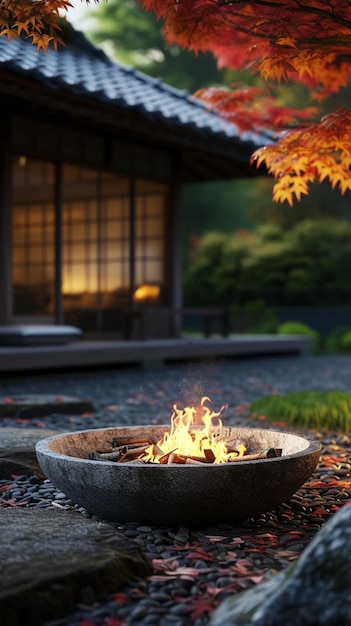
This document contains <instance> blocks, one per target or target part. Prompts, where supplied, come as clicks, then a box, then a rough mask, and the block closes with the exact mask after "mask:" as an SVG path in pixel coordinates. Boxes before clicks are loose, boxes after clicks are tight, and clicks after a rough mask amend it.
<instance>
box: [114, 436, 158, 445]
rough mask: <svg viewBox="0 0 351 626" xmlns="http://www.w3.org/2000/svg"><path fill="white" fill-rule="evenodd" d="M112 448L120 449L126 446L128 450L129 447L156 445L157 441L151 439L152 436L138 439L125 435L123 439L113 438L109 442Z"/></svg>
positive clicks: (154, 438) (153, 438)
mask: <svg viewBox="0 0 351 626" xmlns="http://www.w3.org/2000/svg"><path fill="white" fill-rule="evenodd" d="M109 443H110V444H111V446H112V448H121V447H123V446H128V448H130V447H131V446H134V445H139V446H140V445H144V444H145V446H148V445H149V446H151V445H152V444H153V443H157V439H156V437H153V436H152V435H150V436H148V437H141V436H140V437H138V436H137V435H134V436H132V435H127V436H125V437H122V436H121V437H113V439H112V441H111V442H109Z"/></svg>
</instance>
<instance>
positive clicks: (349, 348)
mask: <svg viewBox="0 0 351 626" xmlns="http://www.w3.org/2000/svg"><path fill="white" fill-rule="evenodd" d="M340 347H341V350H342V352H351V330H349V331H348V332H346V333H345V334H344V335H343V336H342V337H341V340H340Z"/></svg>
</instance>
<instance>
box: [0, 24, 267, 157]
mask: <svg viewBox="0 0 351 626" xmlns="http://www.w3.org/2000/svg"><path fill="white" fill-rule="evenodd" d="M1 68H3V69H7V70H9V71H11V72H14V73H17V74H22V75H23V74H31V76H32V77H35V79H36V80H38V81H40V82H41V83H42V84H45V85H50V87H55V86H56V87H57V88H58V89H65V90H67V91H71V92H74V93H75V94H77V93H78V94H81V95H85V96H87V95H88V97H92V98H94V99H96V100H103V101H105V102H106V101H107V102H109V103H111V105H113V104H114V105H116V106H118V107H122V108H130V107H138V110H139V111H140V112H141V113H144V114H145V115H150V114H152V115H154V116H155V117H156V119H157V118H159V119H162V120H164V121H171V122H172V124H173V125H176V126H177V125H178V126H186V127H187V128H189V127H190V128H192V129H193V130H195V131H197V132H199V133H201V134H206V135H208V134H214V135H217V136H221V137H222V138H226V137H227V138H228V139H229V138H234V137H236V138H238V132H237V128H236V127H235V126H234V125H233V124H228V123H226V122H225V121H224V120H222V119H221V118H219V117H218V116H217V115H216V114H214V113H213V112H211V111H209V109H208V108H206V106H205V105H204V104H203V103H202V102H200V101H199V100H196V99H194V98H193V97H192V96H190V95H189V94H188V93H186V92H184V91H182V90H180V89H177V88H175V87H172V86H170V85H166V84H165V83H163V82H161V81H160V80H159V79H156V78H153V77H150V76H147V75H146V74H143V73H142V72H140V71H138V70H135V69H133V68H130V67H126V66H124V65H122V64H120V63H117V62H115V61H112V60H111V59H109V58H108V57H107V56H106V55H105V53H104V52H102V51H101V50H99V49H98V48H95V47H94V46H93V45H92V44H91V43H90V42H88V40H87V39H86V38H85V37H84V35H83V33H79V32H75V35H74V38H73V40H72V42H70V43H67V44H66V45H65V46H64V47H62V48H60V49H59V51H55V50H54V49H53V48H50V49H49V51H48V52H47V53H45V52H43V51H40V52H38V51H37V49H36V48H35V46H33V45H32V44H31V43H30V42H29V41H27V40H25V39H17V40H14V39H13V40H11V41H8V40H7V39H6V38H5V37H1V38H0V69H1ZM267 139H268V138H267V137H265V138H264V139H263V137H262V136H260V135H258V134H255V133H246V135H245V136H244V137H243V136H241V137H240V140H242V141H248V142H249V143H253V144H256V145H262V143H264V142H265V143H266V142H267Z"/></svg>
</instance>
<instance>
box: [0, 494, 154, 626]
mask: <svg viewBox="0 0 351 626" xmlns="http://www.w3.org/2000/svg"><path fill="white" fill-rule="evenodd" d="M0 536H1V542H0V563H1V576H0V615H1V618H0V622H1V624H2V626H23V625H24V624H26V626H42V624H44V623H45V622H47V621H49V620H54V619H59V618H60V617H61V616H62V615H63V614H64V613H66V612H67V611H69V610H70V609H72V608H73V607H74V606H75V605H76V604H77V603H83V604H88V605H90V604H93V603H94V602H96V601H97V599H99V598H101V597H102V596H103V597H105V596H106V595H107V594H109V593H113V592H116V591H117V590H118V589H119V588H120V587H121V585H123V584H125V583H126V582H128V581H129V580H130V579H132V578H133V577H145V576H148V575H150V574H151V564H150V562H149V561H148V560H147V558H146V557H145V555H144V554H143V552H142V550H141V548H140V547H139V546H138V544H137V543H135V542H133V541H131V540H128V539H127V538H126V537H124V536H123V535H122V534H121V533H119V532H118V531H116V530H115V529H114V528H113V527H112V526H111V525H109V524H107V523H102V522H101V523H98V522H94V521H92V520H90V519H86V518H84V517H83V516H82V515H81V514H80V513H79V512H76V511H55V510H52V509H45V510H43V509H29V508H15V507H10V506H9V507H3V506H0Z"/></svg>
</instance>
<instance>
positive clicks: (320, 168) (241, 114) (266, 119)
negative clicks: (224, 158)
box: [143, 0, 351, 205]
mask: <svg viewBox="0 0 351 626" xmlns="http://www.w3.org/2000/svg"><path fill="white" fill-rule="evenodd" d="M143 4H144V7H145V8H146V9H152V10H153V11H155V13H156V15H157V16H158V17H159V18H162V19H163V20H164V27H163V28H164V33H165V37H166V38H167V40H168V41H170V42H177V44H178V45H180V46H184V47H187V48H189V49H191V50H193V51H195V52H197V51H200V50H202V51H205V50H210V51H212V53H213V54H214V55H215V56H216V57H217V59H218V63H219V66H221V67H223V66H226V67H230V68H234V69H242V68H250V69H251V70H252V71H255V72H259V74H260V75H261V77H262V78H264V79H265V80H266V81H268V80H273V81H277V82H278V83H279V82H280V81H287V82H288V81H299V82H303V83H305V84H306V85H307V86H308V87H309V89H310V91H311V96H312V98H314V99H319V100H320V99H322V98H326V97H327V96H329V95H330V94H332V93H335V92H337V91H338V90H339V89H340V88H341V87H345V86H346V85H347V83H348V80H349V78H350V74H351V2H350V0H230V1H229V0H228V1H227V0H176V1H175V0H143ZM197 95H198V96H199V97H202V98H203V99H204V100H205V101H206V102H208V103H209V104H210V105H211V106H213V108H214V109H216V110H217V111H218V112H219V113H220V114H221V115H223V116H224V117H225V118H227V119H229V120H230V121H232V122H234V123H236V124H237V126H238V129H239V130H242V131H243V130H247V129H248V127H250V128H254V129H256V130H262V129H263V128H273V129H274V128H275V129H277V128H279V127H280V128H281V127H284V126H285V127H286V130H284V131H282V132H281V133H280V135H279V136H278V141H275V142H273V143H271V144H269V145H267V146H265V147H263V148H260V149H259V150H256V152H255V153H254V155H253V156H252V161H253V162H255V163H256V164H257V165H258V166H259V165H261V164H262V163H264V164H265V165H266V167H267V169H268V171H269V173H271V174H272V175H273V176H274V178H275V180H276V183H275V185H274V192H273V198H274V200H276V201H279V202H283V201H287V202H288V203H289V204H290V205H292V203H293V199H294V198H297V199H300V197H301V194H307V193H308V188H309V185H310V183H312V182H314V181H319V182H321V181H323V180H325V179H327V180H329V182H330V183H331V185H332V187H338V188H339V189H340V191H341V192H342V193H344V192H345V191H346V190H351V170H350V166H351V112H350V111H348V110H345V109H342V110H339V111H335V112H333V113H330V114H328V115H326V116H325V117H323V118H322V120H321V121H320V123H315V122H314V123H304V124H302V125H300V126H298V125H295V126H293V127H292V128H291V126H292V125H294V124H296V122H297V121H298V119H300V120H302V119H303V118H305V119H306V118H308V116H309V115H311V114H313V113H314V112H315V111H314V110H313V109H309V110H305V111H296V110H291V109H290V110H289V109H288V110H286V109H284V108H282V107H278V106H276V105H275V104H274V102H273V101H272V100H270V99H269V98H268V99H267V97H264V99H263V100H262V99H258V98H257V97H258V95H259V94H257V93H253V91H252V89H251V90H249V89H243V88H239V89H234V91H231V90H225V89H210V90H209V89H207V90H202V91H200V92H198V93H197Z"/></svg>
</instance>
